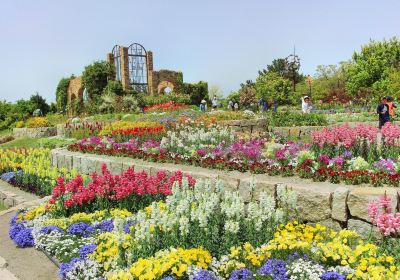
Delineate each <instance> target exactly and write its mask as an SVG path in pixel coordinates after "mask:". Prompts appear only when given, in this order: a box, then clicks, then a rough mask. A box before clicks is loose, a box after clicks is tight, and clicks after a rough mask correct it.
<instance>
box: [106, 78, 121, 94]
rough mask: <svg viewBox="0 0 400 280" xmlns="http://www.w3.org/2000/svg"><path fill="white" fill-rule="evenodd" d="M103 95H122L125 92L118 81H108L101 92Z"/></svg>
mask: <svg viewBox="0 0 400 280" xmlns="http://www.w3.org/2000/svg"><path fill="white" fill-rule="evenodd" d="M103 94H116V95H124V94H125V92H124V89H123V88H122V84H121V82H120V81H114V80H109V81H108V82H107V86H106V87H105V88H104V90H103Z"/></svg>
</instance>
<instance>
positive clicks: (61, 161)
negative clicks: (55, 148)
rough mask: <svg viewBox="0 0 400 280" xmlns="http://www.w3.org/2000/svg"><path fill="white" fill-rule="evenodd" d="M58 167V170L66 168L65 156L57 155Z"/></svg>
mask: <svg viewBox="0 0 400 280" xmlns="http://www.w3.org/2000/svg"><path fill="white" fill-rule="evenodd" d="M57 167H58V168H64V167H65V155H64V154H62V153H59V154H57Z"/></svg>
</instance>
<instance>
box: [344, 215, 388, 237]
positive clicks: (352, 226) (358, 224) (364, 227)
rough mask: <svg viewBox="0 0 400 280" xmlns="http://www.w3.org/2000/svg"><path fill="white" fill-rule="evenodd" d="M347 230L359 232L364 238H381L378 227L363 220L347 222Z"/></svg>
mask: <svg viewBox="0 0 400 280" xmlns="http://www.w3.org/2000/svg"><path fill="white" fill-rule="evenodd" d="M347 228H348V229H349V230H353V231H355V232H357V233H358V234H360V235H361V237H363V238H368V237H369V236H371V235H372V236H373V237H376V238H380V237H381V234H380V233H379V230H378V228H377V227H375V226H373V225H372V224H370V223H367V222H364V221H361V220H355V219H349V220H348V222H347Z"/></svg>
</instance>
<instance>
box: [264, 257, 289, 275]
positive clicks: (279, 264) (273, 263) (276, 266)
mask: <svg viewBox="0 0 400 280" xmlns="http://www.w3.org/2000/svg"><path fill="white" fill-rule="evenodd" d="M258 272H259V274H261V275H264V276H266V275H269V276H272V278H273V279H274V280H288V277H287V276H286V272H287V271H286V263H285V262H284V261H282V260H277V259H270V260H268V261H267V262H266V263H265V264H264V265H263V266H262V267H261V268H260V269H259V271H258Z"/></svg>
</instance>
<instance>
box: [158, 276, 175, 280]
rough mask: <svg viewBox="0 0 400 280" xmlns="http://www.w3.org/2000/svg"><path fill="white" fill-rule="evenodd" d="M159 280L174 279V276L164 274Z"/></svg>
mask: <svg viewBox="0 0 400 280" xmlns="http://www.w3.org/2000/svg"><path fill="white" fill-rule="evenodd" d="M161 280H175V278H174V277H172V276H165V277H163V278H161Z"/></svg>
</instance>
